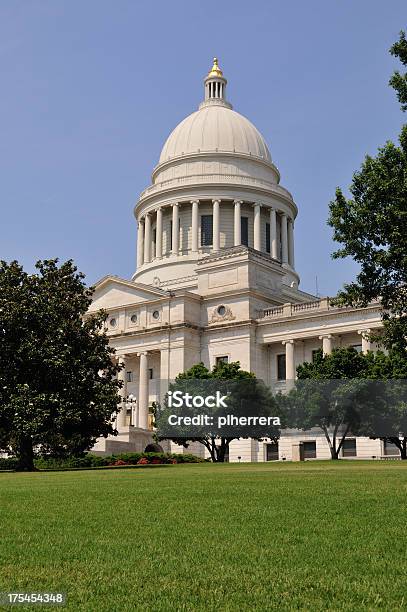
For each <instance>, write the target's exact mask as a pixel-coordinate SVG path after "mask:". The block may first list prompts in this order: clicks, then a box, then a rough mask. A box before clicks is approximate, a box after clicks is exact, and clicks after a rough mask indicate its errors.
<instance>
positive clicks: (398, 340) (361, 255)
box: [328, 32, 407, 352]
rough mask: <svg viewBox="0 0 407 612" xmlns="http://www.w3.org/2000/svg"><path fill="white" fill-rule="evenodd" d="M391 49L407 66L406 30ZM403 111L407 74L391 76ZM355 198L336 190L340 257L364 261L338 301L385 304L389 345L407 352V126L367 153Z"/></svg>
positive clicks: (333, 207)
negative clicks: (393, 138)
mask: <svg viewBox="0 0 407 612" xmlns="http://www.w3.org/2000/svg"><path fill="white" fill-rule="evenodd" d="M390 51H391V53H392V54H393V55H394V56H396V57H398V58H399V59H400V61H401V62H402V64H403V65H404V66H407V40H406V38H405V34H404V33H403V32H401V34H400V39H399V40H398V42H396V43H395V44H394V45H393V47H392V48H391V50H390ZM390 85H391V86H392V87H394V88H395V90H396V92H397V95H398V99H399V101H400V102H401V104H402V109H403V110H406V109H407V74H406V73H404V74H400V73H399V72H395V73H394V74H393V76H392V78H391V79H390ZM350 193H351V198H350V199H348V198H346V197H345V196H344V195H343V193H342V190H341V189H340V188H338V189H337V190H336V196H335V199H334V200H333V201H332V202H331V203H330V215H329V220H328V223H329V225H330V226H331V227H332V228H333V229H334V240H335V241H336V242H338V243H340V244H341V245H342V246H341V248H339V249H338V250H337V251H336V252H334V253H333V257H334V258H344V257H348V256H350V257H352V258H353V259H354V260H355V261H356V262H357V263H358V264H360V271H359V274H358V275H357V277H356V280H355V281H354V282H352V283H350V284H346V285H345V286H344V289H343V290H342V291H340V292H339V294H338V296H337V298H336V299H335V302H336V303H337V304H342V305H350V306H355V305H356V306H367V304H368V303H369V302H371V301H375V300H380V301H381V303H382V306H383V309H384V310H383V330H384V336H383V343H384V345H385V346H387V347H388V348H392V347H393V348H395V347H396V348H398V350H400V351H401V352H405V349H406V343H407V290H406V287H407V234H406V231H405V227H406V221H407V126H406V125H405V126H403V128H402V130H401V134H400V137H399V146H397V145H395V144H394V143H392V142H387V143H386V144H385V145H384V146H383V147H381V148H380V149H379V151H378V154H377V155H376V156H375V157H371V156H370V155H367V156H366V158H365V161H364V162H363V164H362V167H361V169H360V170H359V171H358V172H356V173H355V174H354V176H353V181H352V184H351V187H350Z"/></svg>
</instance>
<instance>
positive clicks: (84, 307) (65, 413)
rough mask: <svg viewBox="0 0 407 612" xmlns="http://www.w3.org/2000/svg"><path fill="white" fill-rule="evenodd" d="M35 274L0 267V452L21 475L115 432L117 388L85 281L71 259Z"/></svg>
mask: <svg viewBox="0 0 407 612" xmlns="http://www.w3.org/2000/svg"><path fill="white" fill-rule="evenodd" d="M36 270H37V271H36V273H34V274H28V273H27V272H25V271H24V270H23V268H22V267H21V266H20V265H19V264H18V263H17V262H16V261H13V262H11V263H10V264H8V263H6V262H5V261H1V262H0V449H1V450H2V451H5V452H8V453H11V454H15V455H16V456H17V457H18V458H19V461H20V466H21V468H22V469H33V467H34V466H33V458H34V455H35V454H36V453H39V454H43V455H53V456H64V455H68V454H78V453H81V452H83V451H85V450H87V449H89V448H90V447H91V446H92V445H93V444H94V442H95V440H96V438H97V437H99V436H107V435H109V434H113V433H114V432H115V430H114V428H113V424H112V416H114V414H115V413H116V412H117V403H118V394H117V390H118V387H119V386H120V383H119V382H118V381H117V380H115V379H114V377H115V375H116V373H117V371H118V370H119V369H120V366H117V365H114V364H113V362H112V355H113V353H114V351H113V349H111V348H109V346H108V340H107V338H106V336H105V334H104V333H101V326H102V324H103V321H104V320H105V319H106V314H105V313H103V312H98V313H97V314H93V315H90V316H88V315H87V311H88V308H89V305H90V303H91V299H92V289H91V288H87V287H86V286H85V284H84V281H83V279H84V275H83V274H81V273H79V272H77V269H76V267H75V266H74V265H73V263H72V261H67V262H66V263H63V264H61V265H58V260H45V261H39V262H37V264H36ZM85 315H86V316H85Z"/></svg>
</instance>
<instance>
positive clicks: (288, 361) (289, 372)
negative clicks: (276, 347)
mask: <svg viewBox="0 0 407 612" xmlns="http://www.w3.org/2000/svg"><path fill="white" fill-rule="evenodd" d="M283 344H285V377H286V380H288V381H293V380H295V359H294V340H285V341H284V342H283Z"/></svg>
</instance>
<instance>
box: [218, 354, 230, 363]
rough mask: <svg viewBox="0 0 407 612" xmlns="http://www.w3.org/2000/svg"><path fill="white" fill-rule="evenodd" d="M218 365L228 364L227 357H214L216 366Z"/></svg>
mask: <svg viewBox="0 0 407 612" xmlns="http://www.w3.org/2000/svg"><path fill="white" fill-rule="evenodd" d="M220 363H229V357H228V356H227V355H221V357H216V365H219V364H220Z"/></svg>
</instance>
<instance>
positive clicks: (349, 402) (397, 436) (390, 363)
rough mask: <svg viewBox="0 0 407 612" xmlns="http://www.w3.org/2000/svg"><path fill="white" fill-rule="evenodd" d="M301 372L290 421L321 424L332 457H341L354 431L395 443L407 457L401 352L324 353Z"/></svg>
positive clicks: (406, 387)
mask: <svg viewBox="0 0 407 612" xmlns="http://www.w3.org/2000/svg"><path fill="white" fill-rule="evenodd" d="M297 373H298V380H297V381H296V383H295V389H294V390H293V391H292V392H291V393H290V395H289V400H290V405H291V406H292V414H293V415H294V419H293V421H292V422H291V424H292V426H295V427H298V428H300V429H304V430H307V429H310V428H312V427H319V428H321V429H322V431H323V432H324V435H325V437H326V439H327V442H328V445H329V447H330V451H331V457H332V459H338V458H339V454H340V450H341V448H342V446H343V443H344V440H345V438H346V436H347V435H348V434H349V433H352V434H353V435H364V436H370V437H379V438H381V439H383V440H387V441H390V442H392V443H393V444H395V445H396V446H397V447H398V449H399V450H400V453H401V458H402V459H406V458H407V455H406V448H407V403H406V395H407V394H406V391H407V382H406V379H407V360H406V359H405V357H404V356H403V355H401V354H400V353H399V352H398V351H390V352H389V353H388V354H385V353H383V352H382V351H378V352H377V353H373V352H371V351H370V352H368V353H367V354H362V353H358V352H357V351H356V350H355V349H353V348H341V349H335V350H334V351H333V352H332V354H330V355H323V354H322V351H320V352H319V353H318V354H317V355H316V358H315V360H314V361H313V362H312V363H304V364H302V365H300V366H298V368H297ZM378 432H383V435H380V433H378Z"/></svg>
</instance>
